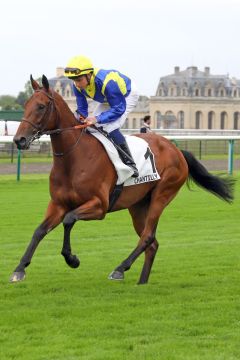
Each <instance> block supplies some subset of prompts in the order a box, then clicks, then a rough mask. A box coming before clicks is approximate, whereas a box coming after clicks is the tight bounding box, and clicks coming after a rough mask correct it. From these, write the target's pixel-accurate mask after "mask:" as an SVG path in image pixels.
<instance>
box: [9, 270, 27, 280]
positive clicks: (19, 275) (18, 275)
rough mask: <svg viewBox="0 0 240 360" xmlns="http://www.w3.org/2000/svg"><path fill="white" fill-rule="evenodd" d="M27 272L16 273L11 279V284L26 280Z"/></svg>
mask: <svg viewBox="0 0 240 360" xmlns="http://www.w3.org/2000/svg"><path fill="white" fill-rule="evenodd" d="M25 276H26V274H25V271H15V272H14V273H13V274H12V276H11V277H10V282H12V283H13V282H19V281H22V280H24V279H25Z"/></svg>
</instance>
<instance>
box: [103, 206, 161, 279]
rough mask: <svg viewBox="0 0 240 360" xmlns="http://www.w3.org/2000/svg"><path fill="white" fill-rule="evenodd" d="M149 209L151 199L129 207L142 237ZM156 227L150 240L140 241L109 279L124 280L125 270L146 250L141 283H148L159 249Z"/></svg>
mask: <svg viewBox="0 0 240 360" xmlns="http://www.w3.org/2000/svg"><path fill="white" fill-rule="evenodd" d="M148 209H149V201H146V200H145V201H142V202H140V203H138V204H136V205H133V206H132V207H131V208H129V212H130V214H131V216H132V221H133V225H134V228H135V231H136V233H137V234H138V235H139V237H140V239H141V235H142V233H143V231H144V228H145V223H146V219H147V214H148ZM155 228H156V227H155ZM155 228H154V229H153V231H152V234H151V235H150V237H149V238H148V241H146V242H145V243H143V242H141V240H140V241H139V244H138V246H137V247H136V249H135V250H134V251H133V252H132V253H131V254H130V256H129V257H128V258H127V259H125V260H124V261H123V262H122V264H121V265H119V266H118V267H117V268H116V269H115V270H114V271H113V272H112V273H111V274H110V275H109V279H111V280H123V278H124V272H125V271H127V270H129V269H130V267H131V265H132V263H133V262H134V261H135V260H136V258H137V257H138V256H139V255H140V254H141V253H142V252H143V251H145V261H144V265H143V269H142V274H141V277H140V280H139V283H141V284H143V283H146V282H147V280H148V278H149V275H150V271H151V268H152V265H153V261H154V258H155V255H156V252H157V249H158V242H157V240H156V238H155Z"/></svg>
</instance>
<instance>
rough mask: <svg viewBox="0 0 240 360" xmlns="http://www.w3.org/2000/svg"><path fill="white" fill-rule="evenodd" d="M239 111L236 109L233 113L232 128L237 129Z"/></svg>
mask: <svg viewBox="0 0 240 360" xmlns="http://www.w3.org/2000/svg"><path fill="white" fill-rule="evenodd" d="M239 114H240V113H239V112H238V111H236V112H235V113H234V114H233V129H234V130H238V129H239Z"/></svg>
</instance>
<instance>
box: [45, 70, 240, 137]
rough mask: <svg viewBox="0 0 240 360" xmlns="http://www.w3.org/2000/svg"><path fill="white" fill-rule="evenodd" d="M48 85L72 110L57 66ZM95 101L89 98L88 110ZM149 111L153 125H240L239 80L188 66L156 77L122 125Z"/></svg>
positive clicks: (130, 125) (133, 125)
mask: <svg viewBox="0 0 240 360" xmlns="http://www.w3.org/2000/svg"><path fill="white" fill-rule="evenodd" d="M49 82H50V85H51V86H52V87H53V88H54V89H55V90H56V91H57V92H58V93H59V94H60V95H62V96H63V98H64V99H65V101H66V102H67V103H68V105H69V107H70V108H71V110H72V111H74V110H75V109H76V100H75V96H74V94H73V91H72V81H71V80H69V79H67V78H65V77H64V76H63V68H57V74H56V77H54V78H52V79H50V80H49ZM95 105H96V104H95V102H94V101H92V100H89V113H90V114H91V113H92V111H93V109H94V107H95ZM147 114H150V115H151V117H152V125H151V127H152V128H155V129H171V128H172V129H221V130H224V129H229V130H232V129H235V130H237V129H240V80H237V79H235V78H230V77H229V76H228V75H213V74H211V73H210V68H209V67H205V69H204V71H200V70H198V68H197V67H195V66H191V67H188V68H187V69H186V70H183V71H180V68H179V67H178V66H176V67H175V68H174V73H173V74H171V75H167V76H164V77H161V78H160V81H159V84H158V87H157V91H156V95H155V96H151V97H150V98H148V97H146V96H140V97H139V101H138V104H137V106H136V108H135V110H134V111H133V112H132V113H130V114H129V117H128V118H127V120H126V123H125V126H124V127H125V128H126V129H139V128H140V127H141V123H142V120H143V117H144V116H145V115H147Z"/></svg>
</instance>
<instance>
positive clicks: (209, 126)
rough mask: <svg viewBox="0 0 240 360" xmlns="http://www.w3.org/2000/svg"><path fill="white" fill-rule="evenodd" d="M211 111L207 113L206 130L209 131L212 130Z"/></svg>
mask: <svg viewBox="0 0 240 360" xmlns="http://www.w3.org/2000/svg"><path fill="white" fill-rule="evenodd" d="M213 114H214V113H213V111H210V112H209V113H208V129H209V130H211V129H212V128H213Z"/></svg>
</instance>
